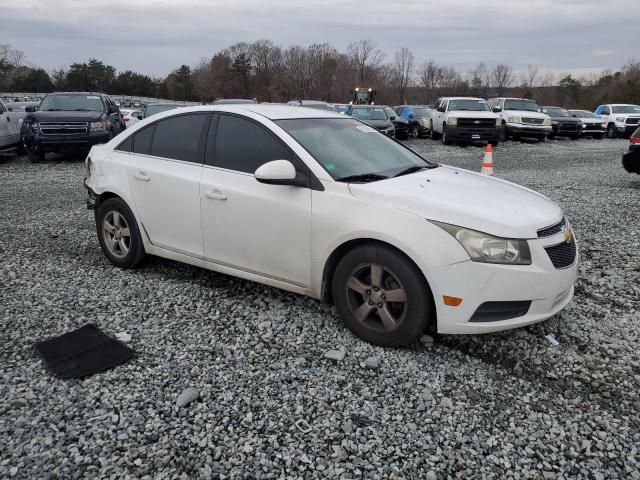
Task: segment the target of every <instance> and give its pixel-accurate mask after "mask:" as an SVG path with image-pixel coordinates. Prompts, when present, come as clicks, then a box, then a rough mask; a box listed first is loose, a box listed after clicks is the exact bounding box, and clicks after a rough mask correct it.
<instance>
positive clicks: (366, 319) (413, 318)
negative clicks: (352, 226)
mask: <svg viewBox="0 0 640 480" xmlns="http://www.w3.org/2000/svg"><path fill="white" fill-rule="evenodd" d="M332 293H333V301H334V304H335V306H336V309H337V310H338V313H339V314H340V316H341V317H342V319H343V320H344V323H345V325H346V326H347V328H349V330H351V331H352V332H353V333H354V334H355V335H357V336H358V337H360V338H362V339H363V340H366V341H367V342H370V343H373V344H375V345H381V346H384V347H399V346H402V345H406V344H408V343H411V342H414V341H415V340H417V339H418V338H419V337H420V335H422V333H423V332H424V331H425V329H426V328H427V326H428V325H429V323H430V322H433V321H434V320H435V313H434V306H433V300H432V297H431V292H430V290H429V286H428V285H427V283H426V281H425V280H424V277H423V276H422V274H421V273H420V271H419V270H418V268H417V267H416V266H415V265H414V264H413V263H411V261H410V260H408V259H407V258H406V257H405V256H404V255H402V254H400V253H399V252H396V251H395V250H392V249H390V248H388V247H385V246H378V245H365V246H362V247H358V248H356V249H354V250H351V251H350V252H349V253H347V254H346V255H345V256H344V257H343V258H342V260H340V262H339V263H338V266H337V267H336V271H335V273H334V275H333V279H332Z"/></svg>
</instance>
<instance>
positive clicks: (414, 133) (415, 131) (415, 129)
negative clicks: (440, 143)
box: [409, 125, 420, 138]
mask: <svg viewBox="0 0 640 480" xmlns="http://www.w3.org/2000/svg"><path fill="white" fill-rule="evenodd" d="M409 136H410V137H411V138H420V127H419V126H418V125H412V126H411V131H410V132H409Z"/></svg>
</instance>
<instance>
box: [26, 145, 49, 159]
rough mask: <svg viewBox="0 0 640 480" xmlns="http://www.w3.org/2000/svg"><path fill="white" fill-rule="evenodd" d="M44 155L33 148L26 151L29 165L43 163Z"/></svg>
mask: <svg viewBox="0 0 640 480" xmlns="http://www.w3.org/2000/svg"><path fill="white" fill-rule="evenodd" d="M45 155H46V154H45V153H44V152H43V151H42V150H38V149H35V148H28V149H27V156H28V157H29V161H30V162H31V163H38V162H44V161H45Z"/></svg>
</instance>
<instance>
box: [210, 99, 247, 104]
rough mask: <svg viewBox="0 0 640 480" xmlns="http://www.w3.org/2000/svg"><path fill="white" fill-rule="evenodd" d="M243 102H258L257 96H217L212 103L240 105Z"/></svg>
mask: <svg viewBox="0 0 640 480" xmlns="http://www.w3.org/2000/svg"><path fill="white" fill-rule="evenodd" d="M243 103H258V102H257V100H256V99H255V98H216V99H215V100H214V101H213V102H212V105H239V104H243Z"/></svg>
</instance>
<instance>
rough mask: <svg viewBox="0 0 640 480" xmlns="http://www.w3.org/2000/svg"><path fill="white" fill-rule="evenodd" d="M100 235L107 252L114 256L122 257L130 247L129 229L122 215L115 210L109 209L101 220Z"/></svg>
mask: <svg viewBox="0 0 640 480" xmlns="http://www.w3.org/2000/svg"><path fill="white" fill-rule="evenodd" d="M102 237H103V238H104V243H105V245H106V246H107V249H108V250H109V253H111V255H113V256H114V257H116V258H124V257H126V256H127V255H128V253H129V250H130V249H131V230H130V229H129V225H128V224H127V221H126V219H125V218H124V216H123V215H122V214H121V213H120V212H118V211H117V210H110V211H108V212H107V214H106V215H105V216H104V220H103V221H102Z"/></svg>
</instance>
